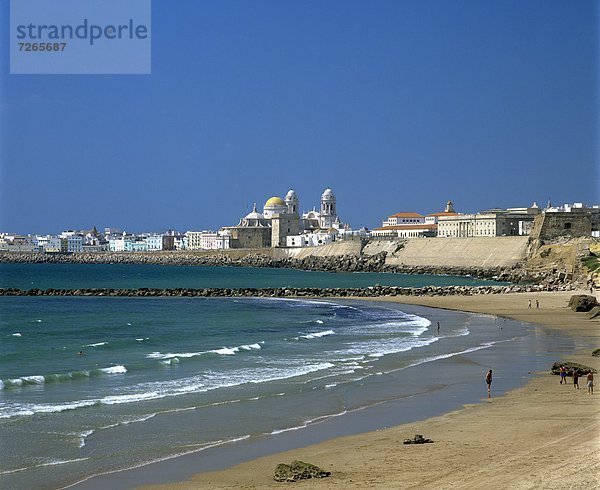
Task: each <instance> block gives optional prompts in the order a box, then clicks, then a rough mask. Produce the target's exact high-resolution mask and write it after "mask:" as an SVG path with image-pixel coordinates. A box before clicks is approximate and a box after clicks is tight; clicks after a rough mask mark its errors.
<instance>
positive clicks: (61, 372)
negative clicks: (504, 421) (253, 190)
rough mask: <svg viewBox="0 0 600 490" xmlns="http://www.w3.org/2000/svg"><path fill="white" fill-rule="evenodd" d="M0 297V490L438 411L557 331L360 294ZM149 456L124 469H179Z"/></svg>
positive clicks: (153, 472) (230, 458)
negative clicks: (345, 297) (357, 297)
mask: <svg viewBox="0 0 600 490" xmlns="http://www.w3.org/2000/svg"><path fill="white" fill-rule="evenodd" d="M286 272H287V271H286ZM292 272H297V271H292ZM240 273H241V274H243V273H244V271H240ZM334 276H336V275H334ZM61 280H62V281H64V278H62V279H60V278H57V282H60V281H61ZM82 280H83V281H84V282H86V281H88V282H87V283H86V284H89V282H92V281H93V278H92V279H89V278H83V279H82ZM380 283H381V282H380ZM63 287H64V286H63ZM113 287H114V286H113ZM0 312H1V315H0V441H2V444H0V488H8V489H12V488H15V489H24V488H62V487H65V486H68V485H71V484H74V483H76V482H83V483H81V484H80V485H78V487H81V488H109V487H110V488H130V487H131V486H132V484H128V483H120V484H116V482H114V481H111V482H108V483H107V482H101V483H94V482H95V481H98V478H91V479H90V477H94V475H102V474H107V473H109V474H110V473H113V472H115V471H119V470H125V469H128V468H135V467H140V466H142V465H146V464H147V463H150V462H160V461H163V460H169V458H173V457H174V456H180V458H178V459H177V461H182V462H185V461H188V459H189V458H191V463H190V465H189V472H190V473H193V472H196V471H200V470H203V469H214V468H218V467H224V466H227V465H228V464H233V463H235V462H237V461H239V460H243V459H247V458H249V457H256V456H258V455H260V454H262V453H265V452H269V451H273V450H281V449H286V448H289V447H295V446H298V445H305V444H308V443H312V442H317V441H319V440H323V439H325V438H328V437H334V436H337V435H343V434H347V433H352V432H359V431H364V430H372V429H376V428H380V427H385V426H388V425H392V424H397V423H401V422H405V421H408V420H415V419H418V418H421V417H426V416H430V415H434V414H436V413H442V412H444V411H447V410H450V409H453V408H457V407H459V406H461V405H462V404H464V403H470V402H475V401H477V400H479V399H480V398H481V397H482V396H484V394H485V387H484V383H483V375H484V374H485V371H486V370H487V369H488V368H490V367H493V368H494V371H495V373H497V374H496V377H495V381H494V389H495V392H496V391H497V393H501V392H503V391H506V390H508V389H511V388H514V387H515V386H519V385H520V384H522V383H524V382H525V380H526V379H527V377H528V374H527V372H528V370H532V369H535V368H536V367H539V368H545V367H546V364H547V363H548V362H549V356H550V355H552V353H553V349H556V350H558V351H560V350H561V349H562V348H564V345H562V344H561V345H560V346H559V347H557V345H558V344H557V342H559V341H560V342H562V343H564V342H567V341H566V340H564V339H558V338H557V337H552V338H547V337H546V335H545V334H544V332H543V331H542V330H540V329H538V328H534V327H531V326H528V325H523V324H521V323H519V322H513V321H510V320H504V319H498V318H496V317H493V316H486V315H472V314H467V313H461V312H451V311H445V310H434V309H429V308H420V307H415V306H407V305H400V304H393V303H382V302H379V303H378V302H365V301H341V302H338V301H329V300H300V299H298V300H295V299H269V298H241V299H234V298H107V297H0ZM438 321H439V322H440V324H441V328H440V331H439V332H438V331H437V328H436V322H438ZM186 458H188V459H186ZM172 461H175V460H172ZM160 465H161V463H157V464H153V465H150V466H143V467H142V468H141V470H143V473H141V474H134V476H133V478H134V480H133V481H135V483H136V484H137V483H142V482H143V481H144V478H147V480H148V482H158V481H162V480H164V481H169V479H181V478H184V477H185V476H186V475H185V474H181V472H179V473H177V474H174V475H171V474H169V468H171V469H172V468H173V466H172V465H171V466H169V467H167V468H163V467H161V466H160ZM130 471H134V472H135V471H136V470H130ZM185 471H188V470H185ZM86 486H87V487H86Z"/></svg>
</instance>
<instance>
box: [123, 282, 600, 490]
mask: <svg viewBox="0 0 600 490" xmlns="http://www.w3.org/2000/svg"><path fill="white" fill-rule="evenodd" d="M572 294H576V292H539V293H530V294H529V293H525V294H523V293H515V294H502V295H493V296H481V295H478V296H452V297H447V296H419V297H417V296H410V297H401V298H400V297H393V298H378V299H377V301H393V302H397V303H404V304H413V305H419V306H428V307H433V308H443V309H449V310H459V311H466V312H472V313H481V314H492V315H496V316H499V317H507V318H512V319H515V320H518V321H522V322H526V323H530V324H535V325H540V326H542V328H544V329H547V331H549V332H552V331H556V332H557V333H561V334H562V333H566V334H568V335H569V336H571V337H572V338H573V339H574V340H575V343H574V345H575V348H574V351H573V352H561V353H557V355H558V357H557V359H556V360H559V359H561V358H562V360H569V361H575V362H580V363H582V364H586V365H588V366H591V367H593V368H595V369H599V368H600V358H598V357H593V356H591V351H592V350H593V349H592V348H596V347H598V345H600V321H598V320H589V319H588V318H587V317H586V316H585V314H583V313H575V312H572V311H571V310H569V309H568V308H567V302H568V299H569V298H570V296H571V295H572ZM529 299H532V300H533V305H534V306H533V308H529V307H528V300H529ZM535 300H538V301H539V303H540V308H535ZM441 328H443V325H442V327H441ZM549 369H550V366H548V371H545V372H537V373H532V379H531V380H530V381H529V382H528V383H527V384H526V385H525V386H524V387H521V388H518V389H516V390H513V391H510V392H509V393H507V394H505V395H503V396H501V397H498V398H495V397H492V399H491V400H490V401H489V402H488V401H487V400H485V399H483V398H484V396H483V394H482V402H480V403H476V404H469V405H465V406H463V408H461V409H459V410H455V411H452V412H449V413H446V414H444V415H441V416H436V417H433V418H429V419H426V420H421V421H418V422H412V423H408V424H402V425H399V426H395V427H391V428H388V429H383V430H378V431H374V432H366V433H361V434H357V435H352V436H344V437H339V438H335V439H330V440H327V441H325V442H322V443H319V444H316V445H311V446H307V447H304V448H300V449H293V450H291V451H285V452H280V453H275V454H272V455H269V456H265V457H261V458H258V459H255V460H252V461H247V462H244V463H241V464H238V465H236V466H234V467H232V468H229V469H226V470H222V471H215V472H204V473H198V474H196V475H194V476H193V477H192V478H190V479H189V480H186V481H181V482H177V483H169V484H163V485H146V486H144V487H142V488H144V489H147V490H148V489H159V488H160V489H163V490H165V489H193V488H194V489H195V488H280V487H281V486H282V485H284V484H282V483H277V482H275V481H274V480H273V471H274V468H275V466H276V465H277V464H279V463H283V462H285V463H288V464H289V463H290V462H291V461H292V460H295V459H300V460H303V461H307V462H309V463H312V464H316V465H319V466H321V467H322V468H324V469H325V470H328V471H331V472H332V475H331V476H330V477H329V478H325V479H320V480H315V479H312V480H307V481H305V482H301V483H300V485H301V486H310V487H311V488H362V487H365V486H368V487H371V488H397V487H398V486H399V485H401V486H402V488H480V487H481V485H482V484H484V483H485V486H486V487H489V488H507V487H510V488H565V487H568V488H576V489H577V488H581V489H583V488H586V489H589V488H600V476H598V475H600V438H599V437H598V434H600V402H599V399H598V393H596V394H595V395H594V396H591V397H590V396H589V395H587V388H586V386H585V380H584V379H581V380H580V387H581V389H580V390H578V391H577V390H575V389H574V388H573V386H572V380H571V378H568V384H567V385H566V386H565V385H559V383H558V377H556V376H552V375H551V374H550V373H549ZM484 374H485V373H482V379H483V375H484ZM475 382H480V380H476V381H475ZM481 383H482V386H483V382H481ZM596 384H597V383H596ZM483 389H484V388H482V390H483ZM415 433H422V434H423V435H424V436H425V437H428V438H431V439H433V440H434V441H435V443H434V444H426V445H419V446H413V445H407V446H405V445H402V440H403V439H405V438H409V437H412V436H413V435H414V434H415ZM115 476H116V475H113V477H115ZM297 485H298V484H297Z"/></svg>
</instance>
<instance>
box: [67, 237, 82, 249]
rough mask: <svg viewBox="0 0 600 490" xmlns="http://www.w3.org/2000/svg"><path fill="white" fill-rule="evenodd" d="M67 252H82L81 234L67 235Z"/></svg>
mask: <svg viewBox="0 0 600 490" xmlns="http://www.w3.org/2000/svg"><path fill="white" fill-rule="evenodd" d="M67 252H70V253H79V252H83V236H82V235H69V236H68V237H67Z"/></svg>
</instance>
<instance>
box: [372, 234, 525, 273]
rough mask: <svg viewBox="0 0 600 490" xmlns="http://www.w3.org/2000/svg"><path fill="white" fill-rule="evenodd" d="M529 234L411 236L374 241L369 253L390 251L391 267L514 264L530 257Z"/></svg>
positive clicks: (388, 253) (387, 258) (387, 262)
mask: <svg viewBox="0 0 600 490" xmlns="http://www.w3.org/2000/svg"><path fill="white" fill-rule="evenodd" d="M527 244H528V237H526V236H517V237H470V238H409V239H405V240H396V241H371V242H369V243H368V244H367V245H366V246H365V247H364V249H363V253H365V254H367V255H375V254H378V253H380V252H387V255H386V260H385V263H386V265H390V266H401V265H404V266H416V265H419V266H430V267H478V268H491V267H512V266H514V265H516V264H518V263H519V262H522V261H524V260H526V258H527Z"/></svg>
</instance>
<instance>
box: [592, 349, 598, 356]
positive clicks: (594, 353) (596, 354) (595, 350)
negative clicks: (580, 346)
mask: <svg viewBox="0 0 600 490" xmlns="http://www.w3.org/2000/svg"><path fill="white" fill-rule="evenodd" d="M592 355H593V356H594V357H600V349H594V350H593V351H592Z"/></svg>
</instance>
